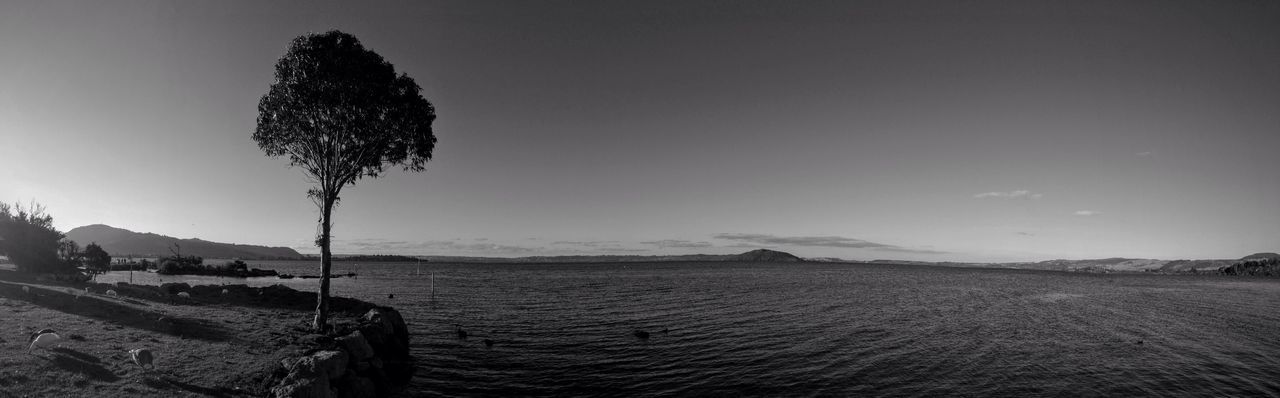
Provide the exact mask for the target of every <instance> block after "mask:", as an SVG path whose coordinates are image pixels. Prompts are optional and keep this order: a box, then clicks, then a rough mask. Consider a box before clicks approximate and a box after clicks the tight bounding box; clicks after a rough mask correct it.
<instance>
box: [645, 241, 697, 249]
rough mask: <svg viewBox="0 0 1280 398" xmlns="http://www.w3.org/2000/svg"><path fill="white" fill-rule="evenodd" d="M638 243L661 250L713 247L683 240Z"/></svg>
mask: <svg viewBox="0 0 1280 398" xmlns="http://www.w3.org/2000/svg"><path fill="white" fill-rule="evenodd" d="M640 243H643V244H646V245H654V246H657V247H660V248H663V249H666V248H699V247H712V246H714V245H712V244H711V242H703V241H697V242H695V241H691V240H683V239H663V240H651V241H647V242H640Z"/></svg>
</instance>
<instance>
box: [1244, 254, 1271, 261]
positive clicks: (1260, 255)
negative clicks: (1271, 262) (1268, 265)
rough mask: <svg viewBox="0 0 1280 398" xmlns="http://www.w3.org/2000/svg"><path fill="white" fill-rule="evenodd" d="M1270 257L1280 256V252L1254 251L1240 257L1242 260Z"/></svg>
mask: <svg viewBox="0 0 1280 398" xmlns="http://www.w3.org/2000/svg"><path fill="white" fill-rule="evenodd" d="M1268 258H1280V254H1276V253H1253V254H1250V255H1248V256H1244V257H1242V258H1240V260H1264V259H1268Z"/></svg>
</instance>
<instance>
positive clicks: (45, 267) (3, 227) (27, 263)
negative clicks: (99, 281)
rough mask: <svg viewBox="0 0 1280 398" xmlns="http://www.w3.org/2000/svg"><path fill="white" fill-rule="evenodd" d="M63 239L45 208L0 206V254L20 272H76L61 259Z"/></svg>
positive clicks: (39, 206) (33, 205)
mask: <svg viewBox="0 0 1280 398" xmlns="http://www.w3.org/2000/svg"><path fill="white" fill-rule="evenodd" d="M62 238H63V235H62V232H59V231H58V230H57V229H55V228H54V227H53V216H51V215H49V214H46V213H45V210H44V206H41V205H39V204H35V203H32V204H31V205H30V206H27V207H23V206H22V205H21V204H18V203H15V204H13V205H12V206H11V205H9V204H8V203H0V253H3V254H4V255H6V256H8V257H9V261H12V262H13V264H14V265H15V266H17V267H18V270H19V271H22V272H47V273H70V272H75V266H74V265H70V264H67V263H65V262H63V261H62V259H61V258H59V254H60V249H62V248H63V244H62V243H61V241H62Z"/></svg>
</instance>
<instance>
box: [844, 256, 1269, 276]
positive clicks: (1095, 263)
mask: <svg viewBox="0 0 1280 398" xmlns="http://www.w3.org/2000/svg"><path fill="white" fill-rule="evenodd" d="M1266 255H1274V253H1258V254H1253V255H1250V256H1247V257H1245V259H1254V260H1257V259H1264V258H1270V257H1266ZM1276 257H1280V256H1276ZM1238 261H1240V260H1226V259H1218V260H1157V259H1149V258H1121V257H1113V258H1098V259H1087V260H1048V261H1037V262H1023V263H954V262H925V261H895V260H875V261H867V262H868V263H880V264H912V265H937V266H948V267H984V268H1009V269H1034V270H1045V271H1092V272H1148V271H1151V272H1155V271H1160V272H1182V271H1192V270H1196V271H1216V270H1218V269H1219V268H1222V267H1227V266H1230V265H1232V264H1235V263H1236V262H1238Z"/></svg>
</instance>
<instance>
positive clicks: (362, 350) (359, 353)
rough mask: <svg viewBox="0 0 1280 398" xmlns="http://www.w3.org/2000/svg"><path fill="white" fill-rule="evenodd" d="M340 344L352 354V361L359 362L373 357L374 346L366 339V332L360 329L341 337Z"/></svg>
mask: <svg viewBox="0 0 1280 398" xmlns="http://www.w3.org/2000/svg"><path fill="white" fill-rule="evenodd" d="M338 346H339V347H342V349H344V350H347V353H348V354H351V360H352V361H357V362H359V361H363V360H366V359H369V358H370V357H373V347H371V346H369V341H368V340H365V338H364V333H360V331H359V330H357V331H354V332H351V334H348V335H346V336H342V337H339V338H338Z"/></svg>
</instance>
